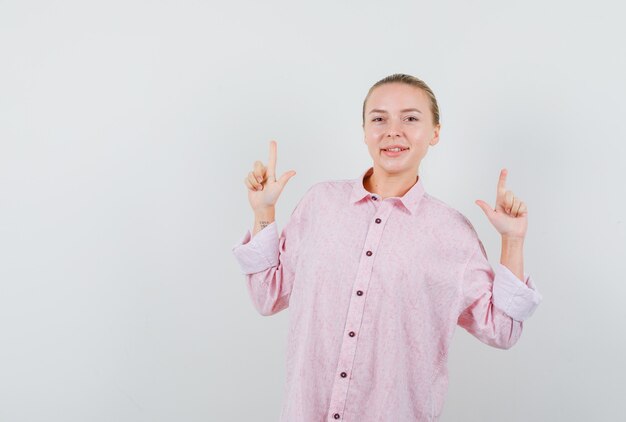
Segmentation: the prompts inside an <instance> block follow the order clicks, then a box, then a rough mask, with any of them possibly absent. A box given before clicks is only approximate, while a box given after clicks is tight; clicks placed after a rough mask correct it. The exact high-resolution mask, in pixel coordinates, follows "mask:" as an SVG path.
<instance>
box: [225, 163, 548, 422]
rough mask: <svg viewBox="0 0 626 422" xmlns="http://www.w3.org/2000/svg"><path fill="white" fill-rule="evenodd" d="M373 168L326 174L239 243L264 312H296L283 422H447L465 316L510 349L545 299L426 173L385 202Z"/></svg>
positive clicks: (468, 325) (493, 342)
mask: <svg viewBox="0 0 626 422" xmlns="http://www.w3.org/2000/svg"><path fill="white" fill-rule="evenodd" d="M372 170H373V169H372V168H371V167H370V168H369V169H368V170H366V171H365V172H364V173H363V174H362V175H361V177H360V178H357V179H351V180H333V181H325V182H320V183H316V184H315V185H313V186H312V187H311V188H310V189H309V190H308V191H307V192H306V194H305V195H304V197H303V198H302V199H301V200H300V201H299V203H298V204H297V206H296V208H295V209H294V211H293V213H292V214H291V217H290V219H289V221H288V222H287V224H286V225H285V227H284V229H283V231H282V233H281V234H280V236H279V235H278V229H277V227H276V222H273V223H271V224H270V225H268V226H267V227H265V228H264V229H262V230H261V231H260V232H259V233H257V234H256V235H255V236H254V237H252V239H251V235H250V230H248V232H247V233H246V234H245V236H244V237H243V239H242V240H241V241H240V242H239V243H238V244H237V245H235V246H234V247H233V253H234V255H235V257H236V259H237V261H238V263H239V265H240V266H241V270H242V272H243V274H245V277H246V283H247V287H248V291H249V293H250V297H251V299H252V303H253V305H254V306H255V308H256V309H257V310H258V312H259V313H260V314H261V315H273V314H275V313H277V312H280V311H282V310H283V309H286V308H287V307H289V309H290V312H289V333H288V343H287V350H286V356H287V362H286V373H287V379H286V384H285V390H284V402H283V408H282V414H281V421H285V422H321V421H335V420H343V421H349V422H368V421H393V422H409V421H411V422H413V421H437V420H438V418H439V415H440V414H441V411H442V408H443V404H444V399H445V396H446V393H447V388H448V372H447V358H448V348H449V346H450V342H451V340H452V335H453V333H454V330H455V328H456V326H457V325H459V326H461V327H463V328H464V329H466V330H467V331H468V332H470V333H471V334H472V335H474V336H475V337H476V338H478V339H479V340H480V341H482V342H483V343H485V344H488V345H490V346H493V347H497V348H501V349H508V348H510V347H511V346H513V345H514V344H515V343H516V342H517V340H518V339H519V337H520V335H521V334H522V321H523V320H525V319H526V318H528V317H529V316H530V315H531V314H532V313H533V312H534V310H535V309H536V307H537V306H538V305H539V303H540V302H541V300H542V297H541V294H540V293H539V292H538V291H537V290H536V289H535V286H534V284H533V282H532V280H531V279H530V277H529V276H528V274H524V276H525V281H524V282H522V281H521V280H520V279H519V278H517V277H516V276H515V275H514V274H513V273H512V272H511V271H510V270H509V269H508V268H506V267H505V266H503V265H501V264H500V263H498V264H497V265H496V267H495V271H494V269H492V267H491V266H490V264H489V261H488V260H487V255H486V253H485V249H484V247H483V244H482V242H481V241H480V239H479V238H478V235H477V234H476V231H475V230H474V227H473V226H472V224H471V223H470V222H469V220H468V219H467V218H466V217H465V216H464V215H462V214H461V213H460V212H459V211H457V210H455V209H453V208H452V207H450V206H449V205H447V204H445V203H444V202H442V201H440V200H439V199H436V198H434V197H433V196H431V195H429V194H428V193H426V192H425V191H424V186H423V183H422V177H421V176H420V177H419V178H418V180H417V182H416V183H415V184H414V185H413V187H412V188H411V189H410V190H409V191H408V192H407V193H406V194H405V195H404V196H402V197H393V198H385V199H383V200H381V198H380V196H379V195H376V194H372V193H370V192H368V191H367V190H365V188H364V186H363V177H364V176H365V175H366V173H369V172H371V171H372Z"/></svg>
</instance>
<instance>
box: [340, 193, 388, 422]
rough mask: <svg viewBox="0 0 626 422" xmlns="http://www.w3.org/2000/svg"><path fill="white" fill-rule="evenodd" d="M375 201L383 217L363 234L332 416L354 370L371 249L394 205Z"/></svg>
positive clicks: (346, 389) (367, 282)
mask: <svg viewBox="0 0 626 422" xmlns="http://www.w3.org/2000/svg"><path fill="white" fill-rule="evenodd" d="M374 198H375V197H372V199H373V200H375V199H374ZM378 202H379V205H380V206H378V207H376V214H378V215H381V217H382V219H381V218H376V219H375V220H374V219H372V220H371V221H372V222H371V223H370V226H369V229H368V232H367V235H366V237H365V244H364V249H365V252H364V253H363V255H361V260H360V262H359V267H358V270H357V276H356V279H355V281H354V285H353V286H352V289H353V290H352V291H353V295H352V296H351V300H350V304H349V306H348V313H347V316H346V324H345V326H346V327H347V328H348V330H352V331H349V333H348V336H346V337H344V339H343V341H342V343H341V348H340V352H339V361H338V363H337V373H338V374H339V376H337V377H336V378H335V382H334V383H333V387H332V392H331V400H330V405H329V411H328V415H329V417H330V419H331V420H333V419H340V418H342V417H343V412H344V409H345V405H346V397H347V395H348V387H349V383H350V378H351V376H349V374H351V373H352V372H353V371H352V369H353V368H352V367H353V364H354V358H355V356H356V346H357V341H358V336H356V333H355V331H357V332H358V330H359V328H360V326H361V322H362V319H363V311H364V309H365V295H364V292H366V291H367V288H368V286H369V283H370V280H371V276H372V268H373V265H374V258H375V256H374V252H376V250H377V248H378V245H379V243H380V239H381V237H382V233H383V229H384V224H381V222H382V221H383V220H384V221H387V220H388V217H389V214H391V212H392V211H393V208H394V204H393V202H391V201H378ZM355 329H356V330H355Z"/></svg>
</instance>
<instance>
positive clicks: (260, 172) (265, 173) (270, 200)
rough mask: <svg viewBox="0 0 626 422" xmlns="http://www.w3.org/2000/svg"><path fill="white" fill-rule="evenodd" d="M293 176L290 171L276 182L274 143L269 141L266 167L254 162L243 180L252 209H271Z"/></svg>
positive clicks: (293, 173) (293, 172)
mask: <svg viewBox="0 0 626 422" xmlns="http://www.w3.org/2000/svg"><path fill="white" fill-rule="evenodd" d="M295 174H296V172H295V171H294V170H290V171H288V172H286V173H284V174H283V175H282V176H281V177H280V179H278V180H276V141H273V140H272V141H270V157H269V161H268V163H267V167H265V166H264V165H263V163H262V162H261V161H255V162H254V169H253V170H252V171H251V172H250V173H248V175H247V176H246V177H245V178H244V183H245V184H246V186H247V187H248V200H249V201H250V206H251V207H252V209H253V210H254V211H262V210H265V209H269V208H273V207H274V206H275V205H276V201H277V200H278V197H279V196H280V193H281V192H282V191H283V188H284V187H285V185H286V184H287V181H289V179H291V177H293V176H294V175H295ZM257 178H258V179H257Z"/></svg>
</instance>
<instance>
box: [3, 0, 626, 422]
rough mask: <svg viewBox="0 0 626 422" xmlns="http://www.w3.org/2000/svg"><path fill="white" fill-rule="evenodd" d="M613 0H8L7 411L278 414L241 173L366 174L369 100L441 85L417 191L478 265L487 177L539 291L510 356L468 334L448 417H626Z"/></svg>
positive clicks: (291, 198)
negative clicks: (376, 87)
mask: <svg viewBox="0 0 626 422" xmlns="http://www.w3.org/2000/svg"><path fill="white" fill-rule="evenodd" d="M625 36H626V34H625V31H624V29H623V13H622V12H621V10H620V6H619V2H617V1H615V2H608V1H594V2H567V1H552V2H550V1H536V0H528V1H524V2H502V1H473V2H466V1H458V2H447V1H436V2H435V1H432V2H420V1H410V2H409V1H402V2H399V1H395V2H394V1H390V2H381V1H376V2H374V1H358V2H357V1H352V2H345V1H320V0H317V1H315V2H313V1H310V2H296V1H280V2H278V1H263V2H261V1H246V2H235V1H233V2H225V1H224V2H206V1H181V0H177V1H159V2H151V1H129V0H125V1H107V2H104V1H103V2H85V1H75V2H70V1H58V2H44V1H39V2H28V1H19V2H18V1H14V2H10V1H0V142H1V146H0V420H1V421H3V422H4V421H9V422H13V421H46V422H48V421H80V422H84V421H124V422H126V421H128V422H130V421H146V422H147V421H150V422H153V421H275V420H277V419H278V416H279V412H280V404H281V400H282V386H283V382H284V358H285V344H286V334H287V331H286V327H287V319H288V310H286V311H284V312H281V313H279V314H277V315H275V316H272V317H262V316H260V315H259V314H257V313H256V311H255V310H254V309H253V307H252V303H251V302H250V299H249V296H248V292H247V290H246V286H245V282H244V277H243V275H242V274H241V273H240V271H239V268H238V266H237V263H236V261H235V259H234V257H233V255H232V252H231V248H232V246H233V245H234V244H235V243H236V242H238V241H239V240H240V239H241V237H242V236H243V234H244V233H245V230H247V229H248V228H251V227H252V223H253V214H252V212H251V209H250V206H249V204H248V201H247V195H246V189H245V186H244V184H243V178H244V177H245V175H246V173H247V172H248V171H249V170H251V169H252V163H253V162H254V160H257V159H260V160H262V161H264V162H267V156H268V143H269V140H270V139H275V140H276V141H277V142H278V168H277V172H278V174H279V175H280V174H282V173H283V172H285V171H288V170H291V169H294V170H296V171H297V175H296V176H294V177H293V178H292V179H291V180H290V182H289V183H288V185H287V187H286V188H285V190H284V192H283V195H282V196H281V198H280V200H279V203H278V211H277V221H278V224H279V229H280V228H282V227H284V224H285V222H286V220H287V218H288V216H289V215H290V213H291V211H292V210H293V208H294V206H295V204H296V202H297V201H298V200H299V199H300V198H301V196H302V195H303V194H304V192H305V191H306V189H307V188H308V187H310V186H311V185H312V184H313V183H315V182H318V181H322V180H331V179H348V178H354V177H357V176H358V175H360V174H361V172H362V171H363V170H365V169H366V168H367V167H368V166H369V165H370V164H371V159H370V157H369V155H368V153H367V149H366V146H365V145H364V144H363V133H362V129H361V126H360V125H361V106H362V101H363V99H364V97H365V94H366V93H367V90H368V89H369V87H370V86H371V85H372V84H373V83H374V82H376V81H377V80H379V79H381V78H382V77H384V76H387V75H389V74H392V73H396V72H400V73H409V74H412V75H414V76H417V77H419V78H421V79H423V80H425V81H426V82H427V83H428V84H429V85H430V86H431V88H432V89H433V90H434V92H435V94H436V95H437V98H438V100H439V104H440V109H441V123H442V130H441V139H440V142H439V144H438V145H437V146H435V147H433V148H431V150H430V152H429V153H428V155H427V157H426V158H425V160H424V161H423V162H422V166H421V168H420V174H421V176H422V177H423V182H424V186H425V188H426V190H427V192H429V193H430V194H431V195H433V196H435V197H437V198H439V199H441V200H443V201H444V202H446V203H448V204H450V205H451V206H453V207H455V208H456V209H458V210H459V211H461V212H462V213H463V214H465V215H466V216H467V217H468V218H469V219H470V221H472V223H473V224H474V226H475V227H476V230H477V231H478V233H479V235H480V236H481V239H482V240H483V242H484V244H485V247H486V249H487V252H488V255H489V259H490V261H491V263H492V265H493V264H495V263H496V262H498V260H499V256H500V249H499V248H500V244H499V237H498V234H497V232H496V231H495V229H494V228H493V227H492V226H491V225H490V224H489V222H488V220H487V219H486V217H485V216H484V214H483V213H482V211H481V210H480V208H479V207H478V206H477V205H475V204H474V201H475V200H476V199H483V200H485V201H487V202H488V203H490V204H493V201H494V199H495V191H496V184H497V178H498V174H499V170H500V169H501V168H503V167H506V168H508V169H509V178H508V186H507V187H508V188H509V189H511V190H513V191H514V192H515V194H516V195H517V196H519V197H520V198H522V200H524V201H525V202H526V203H527V206H528V209H529V230H528V236H527V239H526V244H525V270H526V271H527V272H529V273H530V274H531V275H532V276H533V277H534V280H535V282H536V283H537V286H538V288H539V290H540V291H541V293H542V294H543V296H544V301H543V303H542V304H541V306H540V307H539V309H538V310H537V312H536V313H535V314H534V315H533V316H532V318H531V319H530V320H528V321H527V322H526V323H525V325H524V334H523V335H522V338H521V339H520V341H519V342H518V344H517V345H516V346H514V347H513V348H512V349H510V350H506V351H503V350H499V349H495V348H490V347H489V346H486V345H484V344H482V343H480V342H479V341H478V340H477V339H475V338H473V337H472V336H470V335H469V334H468V333H467V332H465V331H464V330H462V329H458V330H457V332H456V336H455V339H454V343H453V345H452V348H451V351H450V353H451V357H450V362H449V369H450V387H449V393H448V397H447V401H446V404H445V408H444V416H443V418H442V419H443V421H444V422H453V421H461V420H462V421H470V422H471V421H482V422H496V421H510V422H517V421H519V422H521V421H524V422H527V421H568V422H569V421H589V420H594V421H613V420H617V419H619V418H620V417H621V415H623V409H622V408H623V392H624V391H623V385H624V383H623V379H624V375H626V374H625V368H624V364H623V363H622V358H623V356H624V353H625V352H626V348H625V341H624V335H623V334H624V321H625V319H626V307H625V306H624V304H623V302H624V299H623V298H624V294H625V293H626V288H625V287H624V282H625V281H626V280H625V278H624V274H625V273H626V271H625V258H626V250H625V249H626V247H625V244H626V236H625V230H624V225H625V224H624V205H626V204H625V201H624V194H625V190H624V187H623V186H624V184H623V180H624V176H625V175H624V155H625V152H626V147H625V146H624V143H625V142H626V136H625V135H626V124H625V121H626V119H625V118H624V116H625V112H626V110H625V107H624V96H625V94H626V84H625V82H624V75H625V74H626V54H625V47H624V39H625Z"/></svg>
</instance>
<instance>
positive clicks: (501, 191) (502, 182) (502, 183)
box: [498, 169, 508, 195]
mask: <svg viewBox="0 0 626 422" xmlns="http://www.w3.org/2000/svg"><path fill="white" fill-rule="evenodd" d="M507 173H508V172H507V169H502V170H500V179H499V180H498V195H500V194H504V193H505V192H506V175H507Z"/></svg>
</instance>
